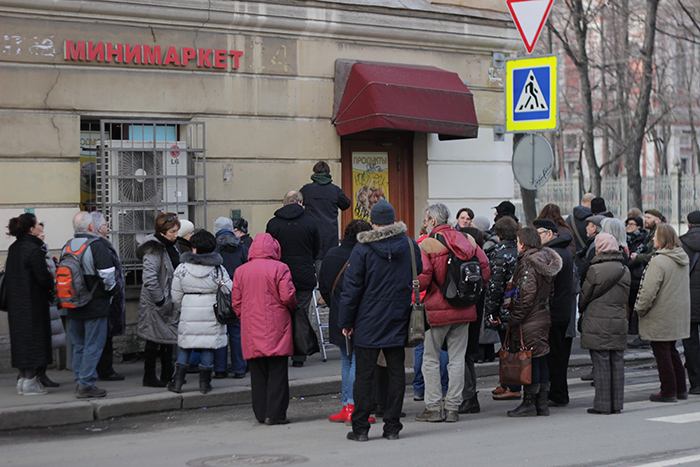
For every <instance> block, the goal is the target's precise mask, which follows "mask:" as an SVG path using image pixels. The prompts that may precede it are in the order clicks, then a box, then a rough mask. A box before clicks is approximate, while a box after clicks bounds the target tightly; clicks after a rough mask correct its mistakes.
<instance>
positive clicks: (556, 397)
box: [547, 324, 573, 404]
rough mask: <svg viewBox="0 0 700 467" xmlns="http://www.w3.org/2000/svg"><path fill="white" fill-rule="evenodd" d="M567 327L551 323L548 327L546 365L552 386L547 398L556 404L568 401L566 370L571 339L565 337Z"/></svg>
mask: <svg viewBox="0 0 700 467" xmlns="http://www.w3.org/2000/svg"><path fill="white" fill-rule="evenodd" d="M568 327H569V325H568V324H552V327H551V328H550V329H549V353H548V354H547V366H549V380H550V381H551V383H552V387H551V388H550V389H549V400H551V401H553V402H556V403H557V404H568V403H569V386H568V384H567V383H566V371H567V369H568V368H569V357H570V356H571V344H572V342H573V339H572V338H570V337H569V338H567V337H566V328H568Z"/></svg>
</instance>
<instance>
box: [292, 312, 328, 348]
mask: <svg viewBox="0 0 700 467" xmlns="http://www.w3.org/2000/svg"><path fill="white" fill-rule="evenodd" d="M292 339H293V340H294V355H296V356H302V355H306V356H309V355H313V354H315V353H316V352H320V351H321V348H320V347H319V346H318V336H316V331H314V328H312V327H311V321H309V315H308V314H307V312H306V310H302V309H301V308H297V309H296V310H294V311H292Z"/></svg>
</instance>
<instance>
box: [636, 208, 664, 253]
mask: <svg viewBox="0 0 700 467" xmlns="http://www.w3.org/2000/svg"><path fill="white" fill-rule="evenodd" d="M661 222H666V218H665V217H664V215H663V214H662V213H661V211H659V210H658V209H647V210H646V211H644V228H646V229H647V230H648V231H649V233H648V234H647V238H646V240H645V243H646V249H645V250H646V251H645V252H644V253H632V254H631V255H630V259H632V260H633V261H636V262H638V263H640V264H643V265H645V266H646V265H647V264H649V261H650V260H651V257H652V255H653V254H654V253H655V252H656V248H654V237H655V236H656V226H657V225H659V224H660V223H661Z"/></svg>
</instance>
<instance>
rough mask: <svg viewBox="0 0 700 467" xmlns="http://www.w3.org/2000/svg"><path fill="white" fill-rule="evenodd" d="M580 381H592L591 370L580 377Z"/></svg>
mask: <svg viewBox="0 0 700 467" xmlns="http://www.w3.org/2000/svg"><path fill="white" fill-rule="evenodd" d="M581 381H593V370H591V371H590V373H586V374H585V375H583V376H581Z"/></svg>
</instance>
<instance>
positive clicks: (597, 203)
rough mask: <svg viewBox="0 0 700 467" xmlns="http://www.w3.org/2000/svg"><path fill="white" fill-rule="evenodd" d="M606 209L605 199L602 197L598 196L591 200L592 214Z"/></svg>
mask: <svg viewBox="0 0 700 467" xmlns="http://www.w3.org/2000/svg"><path fill="white" fill-rule="evenodd" d="M607 210H608V208H607V207H605V200H604V199H603V198H600V197H598V198H593V199H592V200H591V213H593V215H596V214H600V213H602V212H605V211H607Z"/></svg>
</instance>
